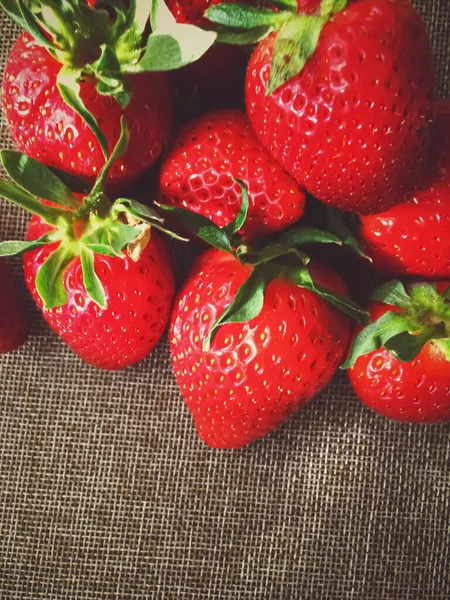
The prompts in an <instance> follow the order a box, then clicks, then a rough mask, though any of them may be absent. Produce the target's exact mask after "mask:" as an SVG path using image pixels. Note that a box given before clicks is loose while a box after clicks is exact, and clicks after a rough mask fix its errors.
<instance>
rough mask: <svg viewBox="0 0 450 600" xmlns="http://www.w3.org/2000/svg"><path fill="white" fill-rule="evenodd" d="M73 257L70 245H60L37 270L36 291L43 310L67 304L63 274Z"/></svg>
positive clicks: (74, 254)
mask: <svg viewBox="0 0 450 600" xmlns="http://www.w3.org/2000/svg"><path fill="white" fill-rule="evenodd" d="M75 256H76V251H75V250H74V248H73V246H72V245H71V244H61V245H60V246H59V248H58V249H57V250H55V251H54V252H52V253H51V254H50V256H49V257H48V258H47V260H46V261H45V263H44V264H43V265H42V267H41V268H40V269H39V271H38V273H37V276H36V290H37V292H38V294H39V296H40V297H41V299H42V301H43V303H44V309H45V310H51V309H52V308H57V307H58V306H64V304H66V303H67V292H66V289H65V287H64V272H65V270H66V268H67V266H68V265H69V263H70V262H71V261H72V260H73V259H74V258H75Z"/></svg>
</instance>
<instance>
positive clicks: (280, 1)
mask: <svg viewBox="0 0 450 600" xmlns="http://www.w3.org/2000/svg"><path fill="white" fill-rule="evenodd" d="M272 4H274V5H275V6H280V7H281V8H285V9H286V10H289V11H291V12H294V13H297V12H298V10H299V7H298V2H297V0H274V1H273V2H272Z"/></svg>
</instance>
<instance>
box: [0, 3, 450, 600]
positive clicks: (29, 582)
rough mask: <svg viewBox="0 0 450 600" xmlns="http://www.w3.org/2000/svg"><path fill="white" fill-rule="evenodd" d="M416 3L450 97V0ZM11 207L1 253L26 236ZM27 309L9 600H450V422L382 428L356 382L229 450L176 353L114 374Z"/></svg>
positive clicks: (8, 361) (3, 365) (10, 476)
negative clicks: (201, 412) (85, 359)
mask: <svg viewBox="0 0 450 600" xmlns="http://www.w3.org/2000/svg"><path fill="white" fill-rule="evenodd" d="M416 6H417V7H418V9H419V10H420V11H421V13H422V14H423V16H424V18H425V20H426V21H427V23H428V25H429V28H430V32H431V36H432V38H433V42H434V48H435V55H436V61H437V66H438V72H439V91H440V94H441V95H442V96H449V95H450V58H449V55H448V52H449V51H448V41H449V39H450V1H449V0H418V1H417V2H416ZM0 32H1V36H2V40H3V41H2V45H1V48H0V62H1V64H2V65H4V63H5V61H6V58H7V54H8V52H9V49H10V46H11V43H12V41H13V39H14V38H15V36H16V34H17V30H16V29H15V28H14V27H12V26H11V24H10V23H9V22H8V21H7V19H5V18H2V19H0ZM0 136H1V137H0V140H1V146H2V147H11V142H10V140H9V137H8V134H7V131H6V127H5V124H4V123H2V125H1V131H0ZM0 206H1V212H2V218H1V220H0V239H13V238H17V237H18V236H22V235H23V234H24V231H25V227H26V222H27V216H26V215H25V214H24V213H23V212H22V211H20V210H18V209H17V210H16V209H15V208H13V207H11V206H9V205H8V204H7V203H6V202H5V201H3V200H0ZM180 260H181V258H180ZM183 260H185V259H183ZM11 263H12V264H13V265H14V268H15V271H16V273H17V274H18V275H19V274H20V271H21V260H20V259H14V260H13V261H11ZM24 294H25V291H24ZM27 302H28V308H29V311H30V314H31V315H32V324H31V336H30V339H29V341H28V343H27V344H26V345H25V346H24V347H23V349H21V350H20V351H18V352H16V353H13V354H11V355H9V356H6V357H2V358H0V539H1V542H0V598H1V600H19V599H20V600H25V599H27V600H28V599H29V600H53V599H58V600H59V599H61V600H81V599H83V600H100V599H120V600H122V599H123V600H138V599H139V600H144V599H148V598H152V599H153V598H155V599H159V598H162V599H180V600H185V599H186V600H187V599H189V600H206V599H208V600H210V599H214V600H216V599H219V600H250V599H251V600H278V599H280V600H291V599H292V600H448V598H450V571H449V569H448V564H449V559H450V549H449V548H450V500H449V491H450V481H449V474H450V437H449V434H450V427H449V426H424V427H417V426H408V425H401V424H395V423H391V422H388V421H387V420H384V419H382V418H380V417H377V416H375V415H373V414H372V413H371V412H370V411H369V410H367V409H366V408H364V407H363V406H362V404H361V403H360V402H359V401H358V400H357V399H356V397H355V395H354V394H353V392H352V390H351V388H350V386H349V384H348V383H347V382H346V378H345V376H344V375H343V374H340V375H338V376H337V377H336V378H335V379H334V380H333V382H332V384H331V385H329V386H328V388H327V389H326V390H325V391H324V392H323V393H322V394H321V395H320V396H319V397H317V398H316V399H315V400H314V401H313V402H312V403H311V404H310V405H309V406H308V407H307V408H305V409H304V410H302V411H301V412H299V413H298V414H297V415H296V416H294V417H293V418H292V419H291V420H290V421H289V422H288V423H286V424H285V425H284V426H282V427H281V428H280V429H278V430H277V431H276V432H275V433H273V434H272V435H270V436H269V437H267V438H265V439H263V440H261V441H259V442H257V443H255V444H253V445H251V446H249V447H247V448H244V449H243V450H240V451H234V452H223V451H215V450H211V449H209V448H208V447H207V446H205V445H204V444H203V443H202V442H201V441H200V440H199V439H198V437H197V435H196V432H195V429H194V426H193V423H192V420H191V417H190V415H189V413H188V410H187V409H186V407H185V406H184V403H183V401H182V399H181V396H180V394H179V391H178V389H177V386H176V383H175V380H174V378H173V375H172V372H171V367H170V361H169V352H168V345H167V341H165V340H164V341H162V342H161V343H160V344H159V345H158V347H157V349H156V351H155V352H154V353H153V354H152V355H151V356H150V357H149V358H148V359H147V360H145V361H143V362H142V363H141V364H139V365H137V366H135V367H132V368H130V369H128V370H126V371H124V372H121V373H106V372H101V371H97V370H95V369H93V368H91V367H89V366H88V365H85V364H83V363H82V362H81V361H80V360H79V359H78V358H76V357H75V356H74V355H73V354H72V353H71V352H70V350H69V349H68V348H66V347H65V346H64V344H63V343H62V342H61V341H60V340H59V339H58V338H57V337H56V336H55V335H54V334H52V333H51V332H50V331H49V329H48V328H47V326H46V325H45V323H44V321H43V319H42V318H41V316H40V315H39V313H38V311H37V310H36V309H35V308H34V307H33V304H32V301H31V300H30V299H29V298H28V301H27Z"/></svg>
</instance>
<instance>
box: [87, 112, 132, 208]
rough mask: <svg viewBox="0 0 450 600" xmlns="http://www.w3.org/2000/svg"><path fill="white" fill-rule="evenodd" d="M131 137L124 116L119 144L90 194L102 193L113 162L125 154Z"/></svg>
mask: <svg viewBox="0 0 450 600" xmlns="http://www.w3.org/2000/svg"><path fill="white" fill-rule="evenodd" d="M129 139H130V136H129V133H128V126H127V122H126V120H125V117H124V116H122V117H121V119H120V136H119V139H118V140H117V144H116V145H115V146H114V149H113V151H112V152H111V155H110V157H109V158H108V160H107V161H106V163H105V164H104V166H103V168H102V170H101V171H100V173H99V176H98V177H97V180H96V182H95V184H94V187H93V188H92V192H91V193H90V196H92V197H93V198H95V197H96V196H98V195H99V194H101V193H102V192H103V188H104V187H105V183H106V180H107V178H108V175H109V172H110V170H111V167H112V166H113V164H114V163H115V161H116V160H117V159H119V158H120V157H121V156H122V155H123V154H125V152H126V150H127V148H128V142H129Z"/></svg>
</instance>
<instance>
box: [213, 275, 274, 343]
mask: <svg viewBox="0 0 450 600" xmlns="http://www.w3.org/2000/svg"><path fill="white" fill-rule="evenodd" d="M273 278H274V273H273V271H272V270H271V269H267V267H255V268H254V269H253V270H252V272H251V273H250V275H249V277H248V278H247V279H246V280H245V281H244V283H243V284H242V285H241V287H240V288H239V289H238V291H237V292H236V295H235V297H234V299H233V302H232V303H231V304H230V305H229V306H228V307H227V308H226V309H225V310H224V311H223V313H222V314H221V315H220V317H219V318H218V319H217V320H216V321H215V322H214V323H213V325H212V327H211V329H210V331H209V333H208V335H207V336H206V337H205V339H204V341H203V349H204V350H205V351H206V350H209V348H210V346H211V342H212V340H213V339H214V336H215V335H216V333H217V331H218V329H219V328H220V327H221V326H222V325H226V324H227V323H247V322H248V321H251V320H252V319H254V318H255V317H257V316H258V315H259V313H260V312H261V311H262V308H263V305H264V295H265V291H266V287H267V285H268V283H269V281H271V279H273Z"/></svg>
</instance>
